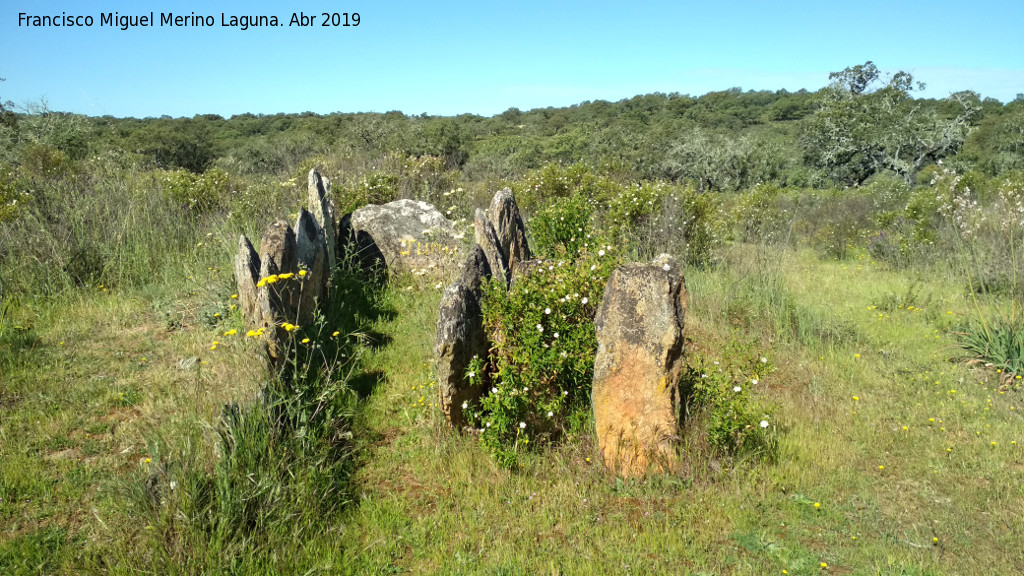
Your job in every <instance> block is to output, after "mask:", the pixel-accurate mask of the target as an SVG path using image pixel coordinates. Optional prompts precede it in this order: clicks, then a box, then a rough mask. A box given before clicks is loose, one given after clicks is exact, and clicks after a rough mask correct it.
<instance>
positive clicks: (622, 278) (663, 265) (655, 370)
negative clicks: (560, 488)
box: [591, 255, 686, 476]
mask: <svg viewBox="0 0 1024 576" xmlns="http://www.w3.org/2000/svg"><path fill="white" fill-rule="evenodd" d="M685 313H686V285H685V281H684V279H683V275H682V272H681V270H680V268H679V267H678V265H677V264H676V262H675V261H674V260H673V259H672V258H670V257H668V256H665V255H662V256H659V257H658V258H656V259H655V261H654V262H653V263H651V264H625V265H622V266H619V267H618V268H616V269H615V270H614V271H613V272H612V274H611V277H610V278H609V279H608V284H607V285H606V287H605V291H604V298H603V300H602V301H601V307H600V309H599V310H598V312H597V318H596V319H595V322H594V325H595V329H596V332H597V346H598V347H597V356H596V358H595V361H594V386H593V390H592V392H591V399H592V402H593V407H594V423H595V426H596V428H597V439H598V446H599V448H600V453H601V458H602V460H603V462H604V465H605V467H606V468H608V469H609V470H611V471H614V472H616V473H619V474H621V475H623V476H638V475H642V474H644V473H645V472H646V471H648V470H649V469H651V470H662V471H670V470H672V469H673V468H674V467H675V464H676V459H677V455H676V451H675V442H676V440H677V439H678V431H679V402H680V397H679V396H680V394H679V388H678V381H679V376H680V374H681V372H682V369H683V364H684V363H683V359H682V356H683V325H684V320H685Z"/></svg>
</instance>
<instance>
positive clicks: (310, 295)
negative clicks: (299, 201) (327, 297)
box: [284, 210, 327, 326]
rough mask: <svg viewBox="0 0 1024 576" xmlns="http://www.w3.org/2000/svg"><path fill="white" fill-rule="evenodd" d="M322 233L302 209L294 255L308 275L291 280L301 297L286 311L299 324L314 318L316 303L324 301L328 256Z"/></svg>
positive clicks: (296, 230)
mask: <svg viewBox="0 0 1024 576" xmlns="http://www.w3.org/2000/svg"><path fill="white" fill-rule="evenodd" d="M323 233H324V229H323V228H321V227H320V224H319V223H318V222H317V221H316V220H315V218H314V216H313V215H312V214H311V213H309V212H307V211H306V210H300V211H299V219H298V221H297V222H296V223H295V254H296V262H297V265H298V269H299V270H305V271H306V276H305V277H301V278H299V279H297V280H295V279H293V280H289V282H290V283H291V287H292V289H293V290H296V289H297V291H298V297H297V298H296V299H295V303H294V305H295V307H294V309H290V310H287V311H284V312H285V316H286V317H287V318H289V319H290V320H291V321H292V322H294V323H295V324H298V325H300V326H305V325H306V324H308V323H309V322H311V321H312V320H313V318H314V316H315V312H316V306H317V302H322V301H323V300H324V294H325V293H326V290H325V288H326V285H327V269H326V260H327V256H326V255H325V254H324V252H325V250H324V234H323ZM295 282H298V284H295Z"/></svg>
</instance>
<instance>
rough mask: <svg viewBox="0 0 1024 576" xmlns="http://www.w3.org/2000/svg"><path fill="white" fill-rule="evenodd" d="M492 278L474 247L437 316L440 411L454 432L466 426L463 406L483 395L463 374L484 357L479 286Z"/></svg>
mask: <svg viewBox="0 0 1024 576" xmlns="http://www.w3.org/2000/svg"><path fill="white" fill-rule="evenodd" d="M490 275H491V270H490V265H489V264H488V263H487V258H486V256H485V255H484V251H483V249H481V248H480V247H479V246H476V247H475V248H474V249H473V251H472V252H470V254H469V257H468V258H467V259H466V261H465V263H464V264H463V267H462V273H461V274H460V275H459V277H458V278H457V279H456V280H455V282H453V283H452V284H451V285H449V286H448V287H447V288H445V291H444V295H443V296H442V297H441V306H440V311H439V314H438V322H437V335H436V338H435V342H434V358H435V360H436V363H437V380H438V389H439V393H440V402H441V410H442V411H443V412H444V414H445V416H447V417H448V421H449V422H450V423H451V424H452V426H454V427H455V428H456V429H457V430H461V429H462V428H463V427H464V426H466V425H467V418H466V415H465V414H464V409H463V403H465V404H466V406H467V407H470V408H471V407H472V406H473V405H475V404H476V403H477V402H478V400H479V399H480V397H481V396H482V395H483V393H484V390H485V387H484V384H483V380H482V378H481V379H478V380H477V383H476V384H475V385H470V383H469V381H468V380H467V379H466V370H467V367H468V366H469V363H470V361H472V359H473V358H474V357H476V356H479V357H481V358H483V357H486V355H487V353H488V348H489V346H488V342H487V335H486V333H485V332H484V327H483V315H482V310H481V307H480V297H481V286H482V284H483V282H484V281H486V279H487V278H489V277H490Z"/></svg>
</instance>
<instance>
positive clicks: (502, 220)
mask: <svg viewBox="0 0 1024 576" xmlns="http://www.w3.org/2000/svg"><path fill="white" fill-rule="evenodd" d="M487 217H488V218H489V219H490V221H491V224H492V225H493V226H494V231H495V233H496V235H497V237H498V247H499V248H500V249H501V253H502V255H503V256H504V257H505V265H506V267H507V269H508V271H509V273H510V274H511V273H512V271H513V270H515V268H516V265H517V264H518V263H519V262H525V261H526V260H529V259H530V258H533V255H532V254H531V253H530V246H529V244H528V243H527V241H526V225H525V224H524V223H523V217H522V216H521V215H520V214H519V205H518V204H516V198H515V195H513V194H512V189H511V188H504V189H502V190H499V191H498V193H497V194H495V195H494V198H492V199H491V206H490V208H489V209H488V210H487Z"/></svg>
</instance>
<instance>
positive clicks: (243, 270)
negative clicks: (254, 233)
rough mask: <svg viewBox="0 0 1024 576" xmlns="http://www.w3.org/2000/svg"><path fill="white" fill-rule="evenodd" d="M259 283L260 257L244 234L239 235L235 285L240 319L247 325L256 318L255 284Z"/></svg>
mask: <svg viewBox="0 0 1024 576" xmlns="http://www.w3.org/2000/svg"><path fill="white" fill-rule="evenodd" d="M259 281H260V255H259V254H257V253H256V249H255V248H253V247H252V242H249V239H248V238H246V237H245V234H241V235H239V237H238V254H237V255H235V284H236V285H237V290H238V305H239V307H241V309H242V317H243V318H245V320H246V322H249V323H253V322H254V319H255V318H256V311H257V309H258V308H257V305H256V283H257V282H259Z"/></svg>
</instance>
